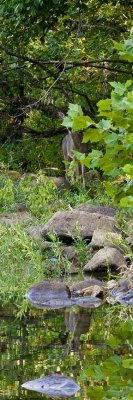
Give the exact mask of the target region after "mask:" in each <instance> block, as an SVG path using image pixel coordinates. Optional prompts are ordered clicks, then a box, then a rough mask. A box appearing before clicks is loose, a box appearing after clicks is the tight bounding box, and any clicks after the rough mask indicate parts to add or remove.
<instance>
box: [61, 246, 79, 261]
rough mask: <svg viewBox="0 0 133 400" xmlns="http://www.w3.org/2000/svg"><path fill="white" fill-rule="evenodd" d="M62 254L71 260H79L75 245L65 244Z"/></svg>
mask: <svg viewBox="0 0 133 400" xmlns="http://www.w3.org/2000/svg"><path fill="white" fill-rule="evenodd" d="M62 255H63V256H64V257H67V258H68V260H70V261H73V260H76V261H77V250H76V249H75V247H74V246H64V247H63V250H62Z"/></svg>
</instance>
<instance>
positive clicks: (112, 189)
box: [104, 182, 117, 197]
mask: <svg viewBox="0 0 133 400" xmlns="http://www.w3.org/2000/svg"><path fill="white" fill-rule="evenodd" d="M104 185H105V188H106V192H107V194H108V196H111V197H112V196H115V195H116V193H117V188H116V187H115V186H114V184H113V183H111V182H105V184H104Z"/></svg>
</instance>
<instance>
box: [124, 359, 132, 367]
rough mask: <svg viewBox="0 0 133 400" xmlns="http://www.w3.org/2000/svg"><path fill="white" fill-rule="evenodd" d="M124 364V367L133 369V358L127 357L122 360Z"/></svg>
mask: <svg viewBox="0 0 133 400" xmlns="http://www.w3.org/2000/svg"><path fill="white" fill-rule="evenodd" d="M122 365H123V367H124V368H130V369H133V358H126V359H124V360H123V361H122Z"/></svg>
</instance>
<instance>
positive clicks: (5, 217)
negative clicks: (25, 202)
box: [0, 211, 31, 225]
mask: <svg viewBox="0 0 133 400" xmlns="http://www.w3.org/2000/svg"><path fill="white" fill-rule="evenodd" d="M30 218H31V216H30V214H29V213H28V212H25V211H22V212H16V213H7V214H6V213H3V214H0V222H5V223H6V224H8V225H15V224H20V223H24V224H28V222H29V221H30Z"/></svg>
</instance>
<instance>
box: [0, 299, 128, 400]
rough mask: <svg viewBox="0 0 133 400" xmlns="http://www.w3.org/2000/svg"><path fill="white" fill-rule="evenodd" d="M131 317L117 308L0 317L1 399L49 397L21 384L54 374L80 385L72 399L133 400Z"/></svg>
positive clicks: (22, 399)
mask: <svg viewBox="0 0 133 400" xmlns="http://www.w3.org/2000/svg"><path fill="white" fill-rule="evenodd" d="M123 310H124V311H123ZM119 313H121V316H122V317H123V321H121V320H120V319H118V315H119ZM125 317H126V320H125ZM131 318H132V313H131V310H130V308H129V307H126V308H125V307H123V308H122V307H121V306H118V305H117V306H115V307H114V306H110V305H103V306H101V307H100V308H96V309H88V308H87V309H80V308H78V307H75V308H74V307H73V308H71V309H60V310H56V311H54V310H47V311H46V310H45V311H42V310H41V311H40V310H39V312H38V316H35V317H30V318H28V319H23V320H21V321H20V320H15V318H13V317H10V316H7V317H4V316H1V327H0V337H1V339H0V353H1V354H0V358H1V365H0V381H1V382H0V398H1V400H29V399H34V400H39V399H40V398H42V397H43V398H44V399H51V397H50V396H48V395H45V394H41V393H37V392H34V391H28V390H26V389H24V388H22V387H21V385H22V384H23V383H24V382H27V381H31V380H34V379H37V378H40V377H43V376H46V375H50V374H55V373H57V374H63V375H65V376H67V377H68V378H71V379H73V380H74V381H75V382H76V383H77V384H78V385H79V386H80V388H81V389H80V391H78V392H77V393H76V394H75V396H72V397H71V399H76V398H77V399H82V400H94V399H95V400H100V399H128V400H131V399H133V373H132V372H133V356H132V352H133V321H132V319H131Z"/></svg>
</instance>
